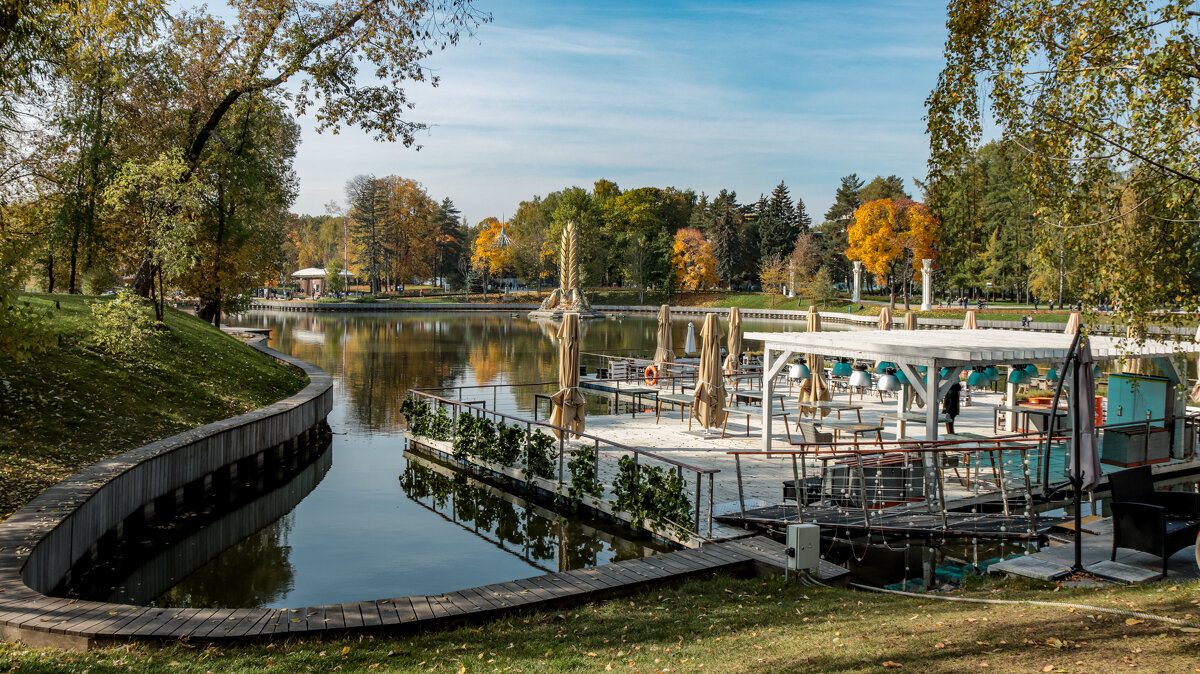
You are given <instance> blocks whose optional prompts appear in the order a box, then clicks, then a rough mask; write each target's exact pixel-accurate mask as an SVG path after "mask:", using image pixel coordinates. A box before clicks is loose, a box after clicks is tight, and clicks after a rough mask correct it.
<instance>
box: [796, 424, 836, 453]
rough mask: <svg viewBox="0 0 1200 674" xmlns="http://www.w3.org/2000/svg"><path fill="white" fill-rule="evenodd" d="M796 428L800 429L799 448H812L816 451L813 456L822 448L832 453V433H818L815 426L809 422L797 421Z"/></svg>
mask: <svg viewBox="0 0 1200 674" xmlns="http://www.w3.org/2000/svg"><path fill="white" fill-rule="evenodd" d="M796 426H797V427H798V428H799V429H800V446H802V447H804V448H805V449H807V448H809V447H813V448H814V449H815V450H816V451H814V452H813V453H814V454H817V453H820V451H821V447H822V446H824V447H827V448H829V449H830V451H832V449H833V448H832V445H833V433H830V432H825V433H822V432H821V431H818V430H817V425H816V424H815V423H813V422H811V421H797V422H796Z"/></svg>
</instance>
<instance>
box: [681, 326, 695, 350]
mask: <svg viewBox="0 0 1200 674" xmlns="http://www.w3.org/2000/svg"><path fill="white" fill-rule="evenodd" d="M683 352H684V353H686V354H687V355H689V356H690V355H692V354H693V353H696V325H695V324H694V323H692V322H691V321H688V331H687V337H685V338H684V339H683Z"/></svg>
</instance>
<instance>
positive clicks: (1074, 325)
mask: <svg viewBox="0 0 1200 674" xmlns="http://www.w3.org/2000/svg"><path fill="white" fill-rule="evenodd" d="M1081 322H1082V321H1081V319H1080V318H1079V312H1078V311H1072V312H1071V316H1070V317H1069V318H1067V327H1066V329H1065V330H1063V334H1064V335H1073V334H1075V333H1077V332H1079V324H1080V323H1081Z"/></svg>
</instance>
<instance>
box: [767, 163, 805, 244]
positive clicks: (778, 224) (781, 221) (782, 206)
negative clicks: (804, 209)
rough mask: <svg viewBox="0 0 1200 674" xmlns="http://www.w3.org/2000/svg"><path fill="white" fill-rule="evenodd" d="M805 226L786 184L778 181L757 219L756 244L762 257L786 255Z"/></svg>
mask: <svg viewBox="0 0 1200 674" xmlns="http://www.w3.org/2000/svg"><path fill="white" fill-rule="evenodd" d="M806 217H807V216H806ZM807 228H808V226H807V223H806V224H804V225H802V224H801V221H800V217H799V215H798V214H797V213H796V207H795V205H794V204H793V203H792V197H791V194H790V193H789V191H788V188H787V185H785V184H784V183H783V181H780V182H779V184H778V185H776V186H775V189H774V190H772V191H771V198H770V199H769V200H767V202H766V204H765V206H764V207H763V209H762V211H761V215H760V216H759V220H758V236H759V239H758V245H759V249H760V250H761V254H762V258H763V259H764V260H765V259H766V258H769V257H778V258H779V259H783V258H785V257H787V256H788V254H790V253H791V252H792V247H793V246H795V244H796V238H797V237H799V236H800V234H801V233H803V232H804V231H806V230H807Z"/></svg>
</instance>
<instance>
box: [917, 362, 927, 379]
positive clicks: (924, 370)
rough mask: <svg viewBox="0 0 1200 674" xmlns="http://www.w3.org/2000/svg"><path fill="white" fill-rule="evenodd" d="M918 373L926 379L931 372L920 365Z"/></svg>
mask: <svg viewBox="0 0 1200 674" xmlns="http://www.w3.org/2000/svg"><path fill="white" fill-rule="evenodd" d="M917 372H920V373H921V376H922V377H924V376H925V375H926V374H927V373H928V372H929V368H927V367H925V366H924V365H918V366H917Z"/></svg>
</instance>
